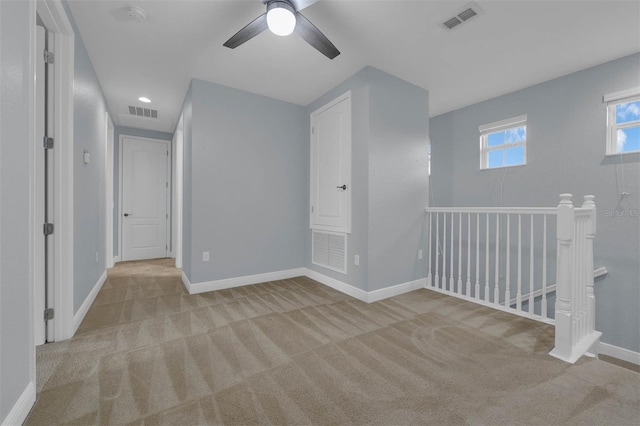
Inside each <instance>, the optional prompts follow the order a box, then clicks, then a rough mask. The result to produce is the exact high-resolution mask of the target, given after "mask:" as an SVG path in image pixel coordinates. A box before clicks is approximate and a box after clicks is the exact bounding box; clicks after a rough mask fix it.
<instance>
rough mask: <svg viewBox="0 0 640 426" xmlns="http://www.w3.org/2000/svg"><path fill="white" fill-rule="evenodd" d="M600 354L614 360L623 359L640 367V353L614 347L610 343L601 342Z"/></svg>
mask: <svg viewBox="0 0 640 426" xmlns="http://www.w3.org/2000/svg"><path fill="white" fill-rule="evenodd" d="M598 354H600V355H608V356H610V357H612V358H617V359H621V360H623V361H627V362H630V363H632V364H636V365H640V352H635V351H632V350H629V349H625V348H621V347H619V346H614V345H611V344H609V343H604V342H600V345H599V346H598Z"/></svg>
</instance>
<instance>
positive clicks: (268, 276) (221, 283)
mask: <svg viewBox="0 0 640 426" xmlns="http://www.w3.org/2000/svg"><path fill="white" fill-rule="evenodd" d="M304 273H305V270H304V268H297V269H287V270H284V271H275V272H267V273H264V274H256V275H246V276H243V277H235V278H226V279H223V280H216V281H208V282H203V283H195V284H192V283H189V284H188V287H187V289H188V291H189V294H198V293H205V292H207V291H215V290H224V289H227V288H234V287H242V286H245V285H251V284H259V283H265V282H269V281H278V280H286V279H289V278H295V277H300V276H303V275H304ZM184 276H185V277H186V275H184ZM187 281H188V280H187ZM186 285H187V283H186V282H185V286H186Z"/></svg>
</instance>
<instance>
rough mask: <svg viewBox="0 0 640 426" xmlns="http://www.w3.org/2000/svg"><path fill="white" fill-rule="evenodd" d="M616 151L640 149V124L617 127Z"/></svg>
mask: <svg viewBox="0 0 640 426" xmlns="http://www.w3.org/2000/svg"><path fill="white" fill-rule="evenodd" d="M617 143H618V152H631V151H640V126H636V127H627V128H625V129H618V137H617Z"/></svg>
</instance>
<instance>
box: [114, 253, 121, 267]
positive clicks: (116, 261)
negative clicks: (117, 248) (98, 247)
mask: <svg viewBox="0 0 640 426" xmlns="http://www.w3.org/2000/svg"><path fill="white" fill-rule="evenodd" d="M118 262H120V256H119V255H118V256H113V264H114V265H115V264H116V263H118Z"/></svg>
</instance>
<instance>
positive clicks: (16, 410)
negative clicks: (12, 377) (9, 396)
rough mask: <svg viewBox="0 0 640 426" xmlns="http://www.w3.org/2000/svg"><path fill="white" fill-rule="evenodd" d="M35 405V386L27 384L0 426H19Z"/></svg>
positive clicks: (30, 383) (31, 383)
mask: <svg viewBox="0 0 640 426" xmlns="http://www.w3.org/2000/svg"><path fill="white" fill-rule="evenodd" d="M35 403H36V385H35V383H33V382H29V384H28V385H27V387H26V388H25V389H24V391H23V392H22V395H20V398H18V400H17V401H16V403H15V404H14V405H13V408H11V411H9V414H7V417H5V418H4V420H3V421H2V426H18V425H21V424H22V423H23V422H24V421H25V419H26V418H27V416H28V415H29V411H31V407H33V404H35Z"/></svg>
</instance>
